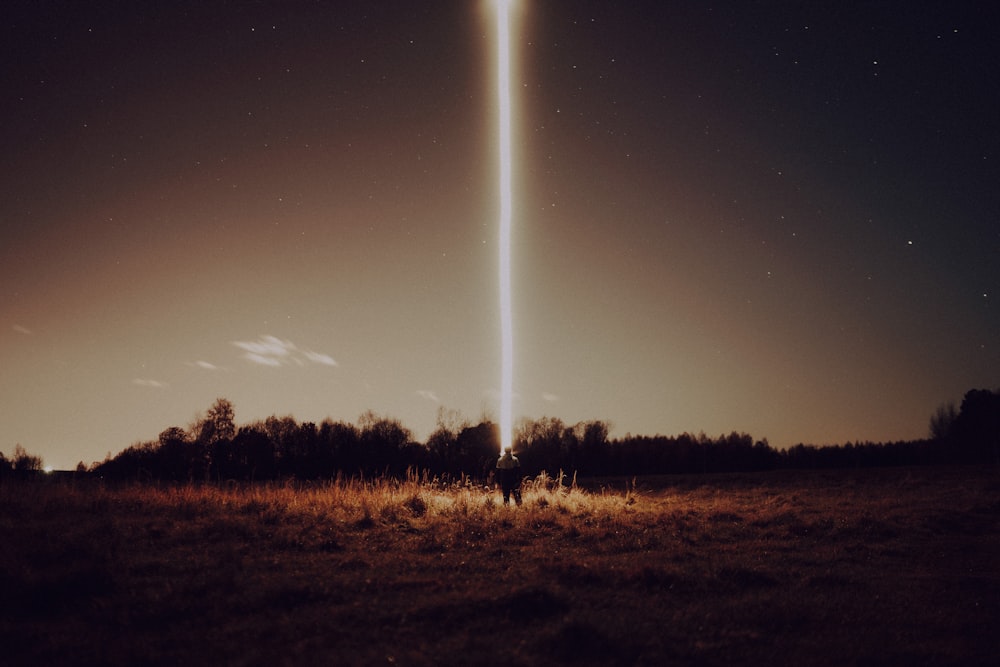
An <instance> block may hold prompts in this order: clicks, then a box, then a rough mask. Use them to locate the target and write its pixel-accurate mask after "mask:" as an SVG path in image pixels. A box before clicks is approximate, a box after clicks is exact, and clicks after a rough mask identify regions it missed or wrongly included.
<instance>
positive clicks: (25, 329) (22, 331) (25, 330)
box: [11, 324, 32, 336]
mask: <svg viewBox="0 0 1000 667" xmlns="http://www.w3.org/2000/svg"><path fill="white" fill-rule="evenodd" d="M11 329H13V330H14V331H16V332H17V333H19V334H24V335H25V336H30V335H31V333H32V331H31V329H29V328H28V327H22V326H21V325H20V324H15V325H14V326H12V327H11Z"/></svg>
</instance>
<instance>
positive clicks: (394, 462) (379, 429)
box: [358, 410, 411, 475]
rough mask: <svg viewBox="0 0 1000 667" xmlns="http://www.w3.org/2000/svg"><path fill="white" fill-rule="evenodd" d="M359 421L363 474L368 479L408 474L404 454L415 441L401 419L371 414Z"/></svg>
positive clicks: (366, 413)
mask: <svg viewBox="0 0 1000 667" xmlns="http://www.w3.org/2000/svg"><path fill="white" fill-rule="evenodd" d="M358 421H359V424H358V426H359V429H360V436H361V437H360V444H361V457H362V460H361V470H362V472H363V473H364V474H366V475H373V474H379V473H382V472H388V473H390V474H396V475H399V474H402V473H404V472H405V471H406V465H405V463H404V459H403V456H402V452H403V448H404V446H405V445H406V444H407V443H409V442H410V439H411V435H410V431H409V429H407V428H405V427H404V426H403V425H402V424H401V423H400V422H399V420H398V419H392V418H389V417H380V416H378V415H377V414H375V413H374V412H372V411H371V410H369V411H368V412H365V413H364V414H363V415H361V418H360V419H359V420H358Z"/></svg>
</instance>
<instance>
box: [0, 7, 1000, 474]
mask: <svg viewBox="0 0 1000 667" xmlns="http://www.w3.org/2000/svg"><path fill="white" fill-rule="evenodd" d="M491 7H492V3H490V2H488V1H487V0H469V1H459V0H456V1H454V2H448V1H444V0H442V1H440V2H412V1H406V2H403V1H392V0H388V1H384V2H383V1H378V2H373V1H371V0H365V1H363V2H361V1H359V2H352V1H340V2H329V3H316V2H309V3H307V2H295V1H287V2H277V1H274V2H271V1H269V0H262V1H260V2H254V3H230V2H220V1H216V0H199V1H198V2H189V1H187V0H177V1H175V2H146V1H141V0H139V1H136V0H130V1H128V2H124V1H122V2H115V1H111V2H101V3H90V2H68V1H53V2H21V3H15V4H14V5H13V6H12V7H9V8H7V10H6V12H5V21H4V23H3V27H2V28H0V30H2V31H3V34H2V36H0V49H2V50H3V53H2V58H0V74H2V80H3V86H2V87H0V90H2V94H3V104H2V105H0V114H2V123H0V149H2V154H3V160H2V161H0V170H2V177H0V187H2V196H0V451H3V452H4V453H5V454H7V455H10V453H11V452H12V451H13V449H14V446H15V445H16V444H17V443H20V444H22V445H24V446H25V447H26V448H27V449H28V450H29V451H30V452H32V453H37V454H39V455H41V456H42V457H43V458H44V459H45V461H46V463H47V464H50V465H53V466H55V467H57V468H66V467H73V466H75V465H76V463H77V462H78V461H81V460H82V461H84V462H85V463H88V464H89V463H90V462H92V461H94V460H100V459H103V458H104V456H105V455H106V454H107V453H108V452H112V453H117V452H119V451H121V450H122V449H123V448H125V447H127V446H128V445H129V444H131V443H133V442H136V441H140V440H153V439H155V438H156V437H157V435H158V434H159V433H160V431H162V430H164V429H165V428H167V427H169V426H182V427H183V426H186V425H188V424H189V423H190V422H191V421H192V420H193V419H194V418H195V417H196V415H197V414H198V413H199V412H200V411H203V410H205V409H206V408H208V407H209V406H210V405H211V403H212V401H213V400H214V399H215V398H216V397H219V396H223V397H226V398H228V399H230V400H231V401H232V402H233V403H234V405H235V407H236V418H237V421H238V422H240V423H246V422H249V421H252V420H255V419H261V418H264V417H267V416H269V415H272V414H274V415H287V414H291V415H293V416H294V417H295V418H296V419H298V420H300V421H316V422H318V421H320V420H322V419H324V418H327V417H329V418H331V419H334V420H345V421H350V422H355V423H356V422H357V419H358V417H359V415H361V414H362V413H363V412H364V411H366V410H369V409H371V410H374V411H375V412H377V413H379V414H381V415H387V416H391V417H396V418H399V419H400V420H401V421H402V423H403V424H404V425H405V426H407V427H409V428H410V429H412V430H413V432H414V436H415V437H416V438H417V439H419V440H423V439H425V438H426V437H427V435H429V433H430V432H431V431H432V430H433V429H434V425H435V419H436V415H437V412H438V409H439V407H441V406H444V407H445V408H446V409H448V410H458V411H460V412H461V413H462V414H463V415H464V416H466V417H467V418H469V419H470V420H472V421H478V420H479V418H480V417H482V416H483V415H484V414H485V415H490V416H494V418H495V416H496V414H497V410H498V405H499V401H498V396H499V394H500V377H501V373H500V365H501V360H500V353H499V351H500V349H501V348H500V323H499V309H498V307H497V275H498V247H497V245H498V236H497V229H496V222H497V211H498V210H499V200H498V196H499V195H498V187H497V176H498V174H497V163H498V155H497V137H496V121H497V119H496V80H495V77H494V76H493V72H494V67H495V62H494V54H495V44H494V39H495V34H494V31H495V25H494V21H493V17H492V16H491V14H490V8H491ZM517 26H518V29H517V32H516V34H515V35H514V36H513V39H514V40H515V41H516V44H514V46H513V51H514V52H515V53H516V57H517V63H516V67H515V68H514V69H513V70H512V76H513V81H512V87H513V89H514V90H515V91H516V97H517V100H518V120H517V128H516V134H517V164H518V167H517V169H516V171H515V173H514V175H513V180H514V183H513V187H514V189H515V190H516V192H517V193H518V195H517V197H516V200H515V203H514V210H513V211H512V215H513V218H514V220H516V225H515V228H514V230H513V235H512V240H511V243H512V247H511V252H512V257H513V264H512V275H511V280H512V289H513V294H514V299H513V308H514V310H513V322H514V330H513V339H514V340H516V341H517V348H516V354H515V355H514V358H513V366H514V368H513V377H514V385H513V391H514V393H513V405H512V410H513V414H514V416H515V419H516V418H520V417H522V416H527V417H535V418H537V417H541V416H543V415H547V416H555V417H560V418H561V419H563V420H564V421H566V422H568V423H574V422H576V421H580V420H587V419H605V420H609V421H610V422H612V424H613V425H614V430H613V434H617V435H624V434H625V433H627V432H631V433H638V434H649V435H652V434H656V433H663V434H675V433H680V432H683V431H690V432H694V433H697V432H699V431H702V430H703V431H705V432H706V433H708V434H709V435H713V436H714V435H718V434H721V433H728V432H729V431H732V430H737V431H745V432H748V433H750V434H752V435H753V436H754V437H755V438H768V440H769V441H770V442H771V444H772V445H775V446H779V447H781V446H787V445H792V444H795V443H797V442H806V443H815V444H826V443H842V442H846V441H848V440H851V441H854V440H875V441H884V440H896V439H908V438H916V437H922V436H924V435H925V434H926V432H927V423H928V418H929V417H930V415H931V414H932V413H933V411H934V410H935V408H936V407H937V406H938V405H939V404H941V403H943V402H945V401H950V400H959V399H960V398H961V396H962V394H964V392H965V391H967V390H969V389H971V388H979V387H982V388H996V387H998V386H1000V314H998V309H997V306H996V298H997V294H998V293H1000V269H998V267H1000V236H998V235H1000V187H998V184H1000V150H998V148H1000V125H998V123H997V121H996V119H997V118H1000V104H998V99H997V95H998V93H997V86H996V85H995V82H994V80H995V74H994V69H995V61H996V59H995V54H994V51H993V47H992V44H993V43H994V40H995V34H996V33H997V31H998V28H1000V22H998V21H997V17H996V16H995V10H994V9H993V8H992V5H991V3H918V4H907V5H906V6H905V10H903V11H900V10H899V9H897V5H895V4H894V3H849V5H848V4H844V3H807V2H795V3H785V2H769V3H757V2H745V1H742V0H741V1H739V2H736V1H733V2H717V3H703V2H685V1H683V0H681V1H678V2H661V1H659V0H657V1H656V2H651V1H648V2H647V1H636V2H627V3H626V2H606V1H603V0H602V1H596V0H594V1H592V0H536V1H534V2H521V3H519V6H518V10H517Z"/></svg>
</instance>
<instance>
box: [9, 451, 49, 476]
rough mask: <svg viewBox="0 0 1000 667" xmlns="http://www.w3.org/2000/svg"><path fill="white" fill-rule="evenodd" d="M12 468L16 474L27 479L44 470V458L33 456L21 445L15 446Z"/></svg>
mask: <svg viewBox="0 0 1000 667" xmlns="http://www.w3.org/2000/svg"><path fill="white" fill-rule="evenodd" d="M11 466H12V468H13V470H14V474H15V475H17V476H19V477H26V476H28V475H30V474H32V473H36V472H40V471H41V470H42V457H40V456H33V455H31V454H29V453H28V452H27V450H25V448H24V447H22V446H21V444H20V443H18V444H17V445H15V446H14V458H13V459H11Z"/></svg>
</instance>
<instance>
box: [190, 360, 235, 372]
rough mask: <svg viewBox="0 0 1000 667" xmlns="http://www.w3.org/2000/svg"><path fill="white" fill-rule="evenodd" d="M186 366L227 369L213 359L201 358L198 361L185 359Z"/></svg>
mask: <svg viewBox="0 0 1000 667" xmlns="http://www.w3.org/2000/svg"><path fill="white" fill-rule="evenodd" d="M184 365H185V366H190V367H191V368H200V369H202V370H203V371H221V370H225V369H224V368H222V366H216V365H215V364H213V363H212V362H211V361H203V360H201V359H199V360H198V361H185V362H184Z"/></svg>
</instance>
